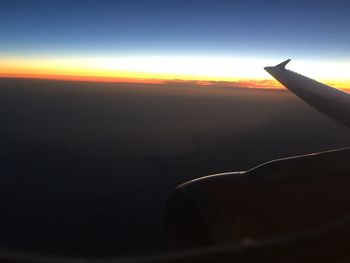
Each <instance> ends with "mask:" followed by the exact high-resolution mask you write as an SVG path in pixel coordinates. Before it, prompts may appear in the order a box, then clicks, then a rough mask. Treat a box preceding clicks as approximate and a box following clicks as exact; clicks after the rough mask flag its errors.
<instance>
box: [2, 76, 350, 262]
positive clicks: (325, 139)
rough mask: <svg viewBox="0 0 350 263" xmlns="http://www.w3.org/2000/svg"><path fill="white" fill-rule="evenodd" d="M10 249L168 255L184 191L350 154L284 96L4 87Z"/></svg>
mask: <svg viewBox="0 0 350 263" xmlns="http://www.w3.org/2000/svg"><path fill="white" fill-rule="evenodd" d="M0 98H1V103H0V116H1V121H2V125H1V129H0V134H1V153H0V154H1V166H0V167H1V168H0V169H1V177H0V211H1V215H2V216H1V218H0V233H1V235H0V245H1V246H2V247H5V248H17V249H21V250H25V251H34V252H37V253H53V254H67V255H85V256H101V255H104V256H108V255H130V254H133V255H135V254H141V253H152V252H157V251H161V250H165V249H166V245H165V233H164V231H163V230H164V225H163V219H164V218H163V212H164V206H165V202H166V199H167V197H168V195H169V193H170V192H171V190H172V189H173V188H174V187H175V186H176V185H178V184H180V183H182V182H184V181H187V180H190V179H193V178H197V177H200V176H204V175H207V174H210V173H217V172H225V171H232V170H245V169H248V168H251V167H253V166H255V165H257V164H260V163H262V162H264V161H268V160H271V159H274V158H280V157H287V156H292V155H298V154H304V153H310V152H315V151H320V150H328V149H333V148H339V147H344V146H349V145H350V136H349V133H348V132H347V131H346V130H344V129H343V128H342V127H340V126H337V125H336V124H333V123H332V122H331V121H329V120H328V119H326V118H325V117H323V116H321V115H320V114H319V113H317V112H315V111H314V110H312V109H311V108H309V107H308V106H306V105H305V104H304V103H303V102H301V101H299V100H298V99H297V98H295V97H294V96H293V95H291V94H290V93H289V92H287V91H284V90H259V89H243V88H223V87H220V86H219V84H218V86H210V87H200V86H196V85H195V84H190V83H187V84H186V83H182V84H181V83H179V84H178V85H174V84H172V85H170V84H169V85H151V84H110V83H104V84H101V83H80V82H63V81H47V80H26V79H21V80H20V79H0Z"/></svg>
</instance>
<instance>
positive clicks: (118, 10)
mask: <svg viewBox="0 0 350 263" xmlns="http://www.w3.org/2000/svg"><path fill="white" fill-rule="evenodd" d="M349 9H350V2H349V1H345V0H344V1H305V0H304V1H258V0H252V1H247V0H245V1H205V0H203V1H192V0H186V1H182V0H177V1H167V0H162V1H152V0H149V1H131V0H130V1H88V0H85V1H47V0H46V1H35V0H33V1H13V0H12V1H6V0H5V1H1V8H0V39H1V42H0V43H1V44H0V76H2V77H6V76H15V77H37V78H58V79H77V80H98V81H119V82H120V81H121V82H155V83H159V82H164V81H169V80H176V81H179V80H180V81H187V80H189V81H198V83H199V84H203V85H209V84H210V83H212V81H220V82H222V81H224V82H227V83H232V84H233V85H236V86H237V85H239V86H246V87H271V86H276V85H277V83H276V82H275V81H273V80H272V79H271V77H270V76H269V75H268V74H267V73H266V72H265V71H264V70H263V67H264V66H267V65H274V64H277V63H279V62H281V61H283V60H285V59H287V58H291V59H292V63H290V65H289V68H290V69H292V70H295V71H297V72H300V73H302V74H305V75H307V76H310V77H313V78H315V79H317V80H320V81H325V82H327V83H329V84H331V85H334V86H336V87H340V88H347V87H350V74H349V73H350V34H349V32H350V16H349V12H348V11H349Z"/></svg>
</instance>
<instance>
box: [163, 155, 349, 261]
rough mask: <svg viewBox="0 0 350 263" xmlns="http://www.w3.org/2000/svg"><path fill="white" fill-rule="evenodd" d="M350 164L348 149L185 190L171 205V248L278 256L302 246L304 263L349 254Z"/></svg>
mask: <svg viewBox="0 0 350 263" xmlns="http://www.w3.org/2000/svg"><path fill="white" fill-rule="evenodd" d="M349 159H350V148H347V149H340V150H334V151H327V152H322V153H316V154H309V155H303V156H297V157H292V158H285V159H279V160H275V161H271V162H267V163H264V164H262V165H260V166H258V167H256V168H253V169H250V170H248V171H246V172H240V173H227V174H224V175H217V176H207V177H203V178H200V179H197V180H193V181H190V182H187V183H184V184H182V185H180V186H178V187H177V188H176V189H175V190H174V192H173V194H172V196H171V197H170V198H169V200H168V205H167V226H168V233H169V236H170V240H171V244H172V246H173V247H174V248H175V249H193V248H199V247H203V246H207V247H220V246H228V245H232V246H233V247H235V246H241V247H245V248H247V247H250V246H252V247H259V248H262V247H264V246H265V245H267V244H268V247H269V248H271V247H273V246H276V247H278V246H282V247H283V246H284V245H283V244H287V243H288V242H292V243H295V245H297V244H299V247H298V248H297V249H296V247H294V245H293V249H292V247H290V249H291V251H294V252H293V253H295V255H294V256H296V255H298V256H297V257H294V256H293V257H294V259H299V260H304V259H305V258H306V257H307V255H306V254H307V253H308V252H307V251H311V250H318V249H326V250H327V253H329V254H333V255H337V254H339V253H344V252H345V251H346V250H347V248H346V247H347V246H346V244H348V242H349V241H350V232H348V231H350V208H349V205H348V200H350V191H349V186H350V176H349V171H350V163H349ZM330 237H331V238H330ZM333 242H334V243H333ZM300 244H304V245H305V244H307V245H305V246H304V247H300ZM297 246H298V245H297ZM265 248H266V247H265ZM265 248H264V249H265ZM285 248H287V247H285ZM264 249H263V250H264ZM261 252H262V251H261ZM265 252H266V251H265ZM270 252H271V254H268V253H267V254H265V255H264V256H265V257H266V258H265V259H264V260H266V259H269V260H271V261H270V262H272V261H273V258H274V257H275V256H276V255H277V254H279V251H278V250H276V251H275V252H272V251H270ZM314 252H315V251H314ZM323 252H324V251H323ZM259 253H260V252H259ZM274 253H276V255H274ZM348 255H349V256H350V253H349V254H348ZM241 256H242V255H241ZM241 256H240V257H239V259H243V258H241ZM290 256H292V254H290ZM314 256H315V255H314ZM248 258H249V256H248V255H247V258H246V259H248ZM231 259H235V257H233V255H232V258H231ZM260 260H262V259H261V258H260ZM280 260H281V262H282V261H283V262H287V261H285V260H284V259H282V258H280ZM237 262H241V261H237ZM243 262H246V261H243ZM249 262H250V261H249ZM252 262H255V261H252ZM262 262H265V261H263V260H262ZM273 262H274V261H273ZM288 262H289V261H288ZM302 262H306V261H302ZM327 262H328V261H327ZM331 262H332V261H331Z"/></svg>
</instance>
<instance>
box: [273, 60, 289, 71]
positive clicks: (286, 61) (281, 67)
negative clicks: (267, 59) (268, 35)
mask: <svg viewBox="0 0 350 263" xmlns="http://www.w3.org/2000/svg"><path fill="white" fill-rule="evenodd" d="M290 61H291V59H287V60H285V61H283V62H282V63H280V64H278V65H276V66H275V67H276V68H279V69H285V68H286V65H287V64H288V63H289V62H290Z"/></svg>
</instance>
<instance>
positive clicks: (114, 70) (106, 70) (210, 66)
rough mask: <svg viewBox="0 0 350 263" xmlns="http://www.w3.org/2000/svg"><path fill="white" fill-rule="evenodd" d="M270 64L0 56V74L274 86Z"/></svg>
mask: <svg viewBox="0 0 350 263" xmlns="http://www.w3.org/2000/svg"><path fill="white" fill-rule="evenodd" d="M273 63H275V62H271V61H266V60H262V59H260V60H258V59H257V60H252V59H250V60H249V59H234V58H201V57H154V58H150V57H140V58H137V57H130V58H129V57H128V58H123V57H121V58H85V59H84V58H66V59H60V58H52V59H49V58H41V59H29V58H26V59H19V58H5V59H2V60H0V77H3V78H4V77H7V78H11V77H12V78H35V79H54V80H72V81H90V82H120V83H148V84H165V83H169V82H172V83H176V82H182V83H191V84H195V85H198V86H203V87H205V86H213V85H216V86H218V85H220V86H225V87H245V88H265V89H266V88H277V89H279V88H282V86H281V85H280V84H279V83H278V82H277V81H275V80H274V79H273V78H272V77H271V76H269V75H268V74H267V73H266V72H265V71H264V70H263V69H262V68H263V66H265V65H269V64H270V65H271V64H272V65H273ZM303 66H304V67H305V68H304V69H303ZM306 66H308V64H307V63H305V64H301V65H300V66H298V68H301V72H304V70H305V75H309V74H310V75H309V76H311V77H312V78H314V79H316V80H319V81H320V82H323V83H325V84H328V85H330V86H333V87H335V88H340V89H344V90H347V89H350V80H348V79H347V78H344V77H343V76H345V75H346V74H345V73H347V72H346V71H345V70H343V71H342V72H341V75H339V76H338V75H337V72H339V71H337V70H333V71H332V72H330V73H331V74H330V75H329V76H330V77H329V78H328V79H327V76H326V75H323V76H324V77H325V78H326V79H319V78H320V77H319V76H317V75H315V73H314V72H310V73H309V72H308V70H309V69H310V68H312V67H306ZM326 66H327V65H321V66H320V69H319V70H318V71H316V73H317V72H319V74H322V73H323V72H320V70H321V69H324V68H326ZM345 66H346V65H345ZM345 66H344V65H340V66H339V68H341V69H344V67H345ZM333 68H334V67H333ZM233 74H234V75H233ZM346 76H347V75H346Z"/></svg>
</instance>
